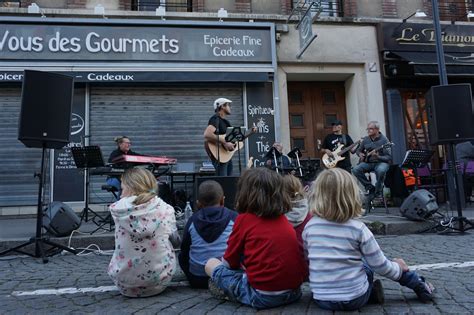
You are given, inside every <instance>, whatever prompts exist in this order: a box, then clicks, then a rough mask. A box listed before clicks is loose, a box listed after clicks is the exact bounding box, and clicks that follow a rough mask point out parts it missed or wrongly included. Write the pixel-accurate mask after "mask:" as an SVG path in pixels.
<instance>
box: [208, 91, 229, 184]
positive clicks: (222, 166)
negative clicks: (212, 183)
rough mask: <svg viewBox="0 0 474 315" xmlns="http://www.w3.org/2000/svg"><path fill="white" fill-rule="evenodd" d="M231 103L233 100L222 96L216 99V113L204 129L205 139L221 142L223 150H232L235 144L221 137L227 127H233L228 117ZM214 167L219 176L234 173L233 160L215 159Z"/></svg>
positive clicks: (216, 142)
mask: <svg viewBox="0 0 474 315" xmlns="http://www.w3.org/2000/svg"><path fill="white" fill-rule="evenodd" d="M230 103H232V101H231V100H229V99H227V98H223V97H220V98H218V99H216V100H215V101H214V111H215V114H214V115H213V116H212V117H211V118H210V119H209V122H208V126H207V128H206V130H204V139H205V140H206V141H207V142H211V143H215V144H221V146H218V147H219V148H221V149H222V150H227V151H232V150H234V148H235V144H233V143H232V142H227V141H225V139H224V137H222V138H219V137H218V136H219V135H225V134H226V131H227V128H228V127H232V126H231V124H230V122H229V121H228V120H227V119H226V117H227V115H230V114H231V108H230ZM213 164H214V168H215V169H216V175H217V176H230V175H231V174H232V160H230V161H229V162H227V163H220V161H219V160H218V157H217V160H213Z"/></svg>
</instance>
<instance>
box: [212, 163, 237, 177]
mask: <svg viewBox="0 0 474 315" xmlns="http://www.w3.org/2000/svg"><path fill="white" fill-rule="evenodd" d="M212 164H213V165H214V168H215V169H216V176H230V175H232V170H233V165H232V160H230V161H229V162H227V163H218V162H217V161H214V162H213V163H212Z"/></svg>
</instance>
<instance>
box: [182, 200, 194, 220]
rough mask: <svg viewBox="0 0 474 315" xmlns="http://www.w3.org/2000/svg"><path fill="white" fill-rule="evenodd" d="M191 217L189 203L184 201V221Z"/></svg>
mask: <svg viewBox="0 0 474 315" xmlns="http://www.w3.org/2000/svg"><path fill="white" fill-rule="evenodd" d="M192 215H193V208H191V203H190V202H189V201H186V207H185V208H184V220H185V221H186V222H187V221H188V220H189V218H190V217H191V216H192Z"/></svg>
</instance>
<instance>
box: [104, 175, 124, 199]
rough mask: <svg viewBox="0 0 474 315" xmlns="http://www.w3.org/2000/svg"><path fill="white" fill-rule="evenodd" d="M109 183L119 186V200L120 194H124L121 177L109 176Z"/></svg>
mask: <svg viewBox="0 0 474 315" xmlns="http://www.w3.org/2000/svg"><path fill="white" fill-rule="evenodd" d="M107 185H110V186H112V187H115V188H117V191H118V192H117V200H119V199H120V195H122V186H121V182H120V179H118V178H117V177H109V178H107Z"/></svg>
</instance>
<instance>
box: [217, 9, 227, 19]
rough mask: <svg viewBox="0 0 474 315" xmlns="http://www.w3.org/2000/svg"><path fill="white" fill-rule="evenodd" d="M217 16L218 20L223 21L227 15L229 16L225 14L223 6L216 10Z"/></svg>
mask: <svg viewBox="0 0 474 315" xmlns="http://www.w3.org/2000/svg"><path fill="white" fill-rule="evenodd" d="M217 17H218V18H219V22H223V21H224V20H222V19H225V18H227V17H229V14H227V10H226V9H224V8H220V9H219V11H217Z"/></svg>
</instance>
